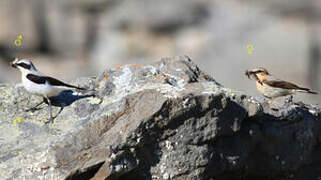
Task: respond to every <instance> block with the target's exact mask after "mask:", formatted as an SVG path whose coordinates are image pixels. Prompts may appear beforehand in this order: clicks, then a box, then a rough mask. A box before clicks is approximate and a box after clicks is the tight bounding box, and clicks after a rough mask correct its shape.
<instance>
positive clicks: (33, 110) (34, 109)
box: [24, 107, 41, 112]
mask: <svg viewBox="0 0 321 180" xmlns="http://www.w3.org/2000/svg"><path fill="white" fill-rule="evenodd" d="M40 109H41V108H35V107H32V108H29V109H25V110H24V111H25V112H30V111H31V112H35V111H37V110H40Z"/></svg>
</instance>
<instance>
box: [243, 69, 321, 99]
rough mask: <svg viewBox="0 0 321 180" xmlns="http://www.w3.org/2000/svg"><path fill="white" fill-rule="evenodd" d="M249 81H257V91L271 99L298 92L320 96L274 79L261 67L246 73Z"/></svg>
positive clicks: (306, 89)
mask: <svg viewBox="0 0 321 180" xmlns="http://www.w3.org/2000/svg"><path fill="white" fill-rule="evenodd" d="M245 75H247V77H248V78H249V79H251V77H252V78H254V79H255V80H256V88H257V90H258V91H259V92H260V93H261V94H263V95H264V96H265V97H267V98H269V99H272V100H273V99H275V98H277V97H281V96H287V95H292V94H295V93H296V92H303V93H310V94H318V93H317V92H314V91H311V90H310V89H308V88H303V87H300V86H298V85H295V84H293V83H290V82H287V81H283V80H280V79H277V78H274V77H273V76H272V75H271V74H270V73H269V72H268V71H267V70H266V69H264V68H262V67H259V68H255V69H253V70H252V71H246V72H245Z"/></svg>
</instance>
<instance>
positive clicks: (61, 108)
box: [54, 107, 64, 118]
mask: <svg viewBox="0 0 321 180" xmlns="http://www.w3.org/2000/svg"><path fill="white" fill-rule="evenodd" d="M63 109H64V107H60V110H59V112H58V113H57V115H56V116H55V117H54V118H56V117H57V116H58V115H59V114H60V113H61V112H62V110H63Z"/></svg>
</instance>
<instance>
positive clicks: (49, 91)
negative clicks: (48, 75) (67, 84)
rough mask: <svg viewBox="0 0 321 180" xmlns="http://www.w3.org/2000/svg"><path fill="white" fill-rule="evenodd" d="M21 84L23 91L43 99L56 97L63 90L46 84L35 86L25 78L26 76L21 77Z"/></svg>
mask: <svg viewBox="0 0 321 180" xmlns="http://www.w3.org/2000/svg"><path fill="white" fill-rule="evenodd" d="M22 84H23V86H24V87H25V89H26V90H27V91H28V92H30V93H32V94H35V95H38V96H43V97H51V96H56V95H58V94H59V93H60V92H61V91H63V90H64V89H62V88H59V87H55V86H51V85H49V84H47V83H45V84H36V83H34V82H32V81H30V80H29V79H27V78H26V76H22Z"/></svg>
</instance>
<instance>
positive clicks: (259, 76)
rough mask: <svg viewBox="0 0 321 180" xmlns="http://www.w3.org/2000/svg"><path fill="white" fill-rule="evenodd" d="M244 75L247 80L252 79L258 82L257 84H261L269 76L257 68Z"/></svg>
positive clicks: (264, 70) (266, 72)
mask: <svg viewBox="0 0 321 180" xmlns="http://www.w3.org/2000/svg"><path fill="white" fill-rule="evenodd" d="M245 75H247V77H248V78H249V79H251V77H253V78H254V79H255V80H256V81H258V82H259V83H262V81H263V80H264V79H265V78H266V77H267V76H269V75H270V73H269V72H268V71H267V70H266V69H265V68H262V67H258V68H255V69H253V70H251V71H245Z"/></svg>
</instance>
